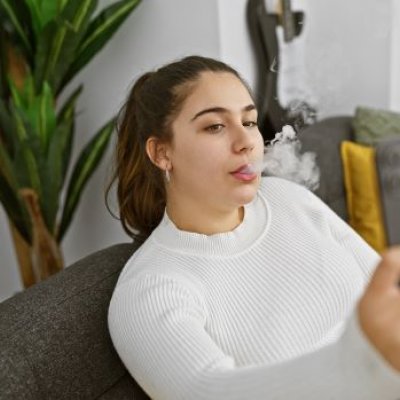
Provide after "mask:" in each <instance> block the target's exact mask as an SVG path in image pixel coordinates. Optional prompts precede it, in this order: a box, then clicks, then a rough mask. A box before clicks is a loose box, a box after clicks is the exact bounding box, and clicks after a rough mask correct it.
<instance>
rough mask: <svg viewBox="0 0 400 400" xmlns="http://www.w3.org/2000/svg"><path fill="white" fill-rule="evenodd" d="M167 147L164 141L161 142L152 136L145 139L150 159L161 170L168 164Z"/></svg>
mask: <svg viewBox="0 0 400 400" xmlns="http://www.w3.org/2000/svg"><path fill="white" fill-rule="evenodd" d="M167 147H168V146H167V144H166V143H163V142H161V141H160V140H159V139H157V138H156V137H154V136H151V137H149V138H148V139H147V141H146V153H147V155H148V157H149V158H150V161H151V162H152V163H153V164H154V165H156V166H157V167H158V168H161V169H163V170H165V169H167V168H168V165H169V164H170V160H169V157H168V152H167Z"/></svg>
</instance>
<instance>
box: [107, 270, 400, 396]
mask: <svg viewBox="0 0 400 400" xmlns="http://www.w3.org/2000/svg"><path fill="white" fill-rule="evenodd" d="M206 319H207V310H206V308H205V304H204V301H203V300H202V297H201V295H200V293H199V292H198V291H195V290H193V288H192V287H191V286H190V285H188V284H186V282H185V281H184V280H182V279H180V278H177V277H170V276H166V275H160V274H154V273H152V274H151V273H142V274H141V275H140V276H139V277H138V278H136V279H134V280H131V281H127V282H125V283H122V284H121V285H119V286H118V287H117V288H116V289H115V291H114V294H113V297H112V300H111V303H110V308H109V314H108V324H109V330H110V334H111V338H112V341H113V344H114V347H115V348H116V350H117V352H118V354H119V356H120V358H121V359H122V361H123V363H124V365H125V366H126V368H127V369H128V371H129V372H130V374H131V375H132V376H133V377H134V379H135V380H136V381H137V382H138V383H139V385H140V386H141V387H142V388H143V389H144V390H145V391H146V393H147V394H148V395H149V396H150V397H151V398H152V399H154V400H184V399H186V400H187V399H191V400H214V399H215V400H217V399H218V400H220V399H224V400H245V399H246V400H247V399H252V400H258V399H260V400H261V399H264V400H265V399H271V400H272V399H273V400H287V399H307V400H321V399H332V400H344V399H349V400H350V399H351V400H397V399H400V374H398V373H397V371H396V370H394V369H392V368H391V367H390V366H389V365H386V363H385V360H384V359H383V358H381V357H380V355H379V354H378V353H377V352H375V351H373V349H372V348H371V347H370V345H369V344H368V342H367V341H366V339H365V337H364V336H363V334H362V332H361V331H360V329H359V325H358V320H357V315H356V314H355V313H353V314H352V315H351V317H350V318H349V320H348V323H347V324H346V329H345V330H344V332H343V334H342V336H341V337H340V339H339V340H338V341H337V342H335V343H333V344H330V345H329V346H326V347H323V348H321V349H318V350H317V351H314V352H311V353H308V354H305V355H302V356H300V357H298V358H295V359H292V360H289V361H285V362H282V363H278V364H271V365H256V364H254V365H248V366H238V365H236V364H235V360H234V358H233V357H232V356H231V355H229V354H226V353H225V352H224V351H223V350H222V349H221V348H220V347H219V346H218V344H217V343H216V342H215V341H214V340H213V338H212V337H211V336H210V335H209V334H208V332H207V331H206V329H205V322H206Z"/></svg>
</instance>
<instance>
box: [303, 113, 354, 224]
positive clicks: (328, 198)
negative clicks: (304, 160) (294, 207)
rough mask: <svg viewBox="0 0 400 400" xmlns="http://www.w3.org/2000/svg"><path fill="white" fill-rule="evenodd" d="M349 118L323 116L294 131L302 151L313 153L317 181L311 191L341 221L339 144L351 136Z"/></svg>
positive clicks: (343, 211)
mask: <svg viewBox="0 0 400 400" xmlns="http://www.w3.org/2000/svg"><path fill="white" fill-rule="evenodd" d="M351 121H352V118H351V117H331V118H326V119H323V120H321V121H319V122H317V123H315V124H313V125H310V126H307V127H305V128H303V129H302V130H301V131H300V132H299V134H298V137H299V139H300V141H301V143H302V151H313V152H315V153H316V154H317V158H316V161H317V164H318V166H319V167H320V172H321V177H320V182H321V183H320V186H319V188H318V189H317V190H316V191H315V194H316V195H317V196H319V197H320V198H321V199H322V200H323V201H324V202H325V203H326V204H328V205H329V206H330V207H331V208H332V210H333V211H335V212H336V213H337V214H338V215H339V216H340V217H341V218H343V219H344V220H345V221H347V220H348V215H347V209H346V191H345V187H344V182H343V168H342V160H341V157H340V144H341V142H342V141H343V140H352V139H353V130H352V126H351Z"/></svg>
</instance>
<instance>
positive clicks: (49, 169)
mask: <svg viewBox="0 0 400 400" xmlns="http://www.w3.org/2000/svg"><path fill="white" fill-rule="evenodd" d="M73 121H74V116H73V115H70V117H69V118H65V119H64V121H63V122H62V123H61V124H59V125H58V126H57V128H56V129H55V131H54V135H53V136H52V138H51V142H50V146H49V152H48V156H47V160H46V163H45V165H44V166H43V174H44V181H43V200H44V201H43V204H44V205H43V216H44V219H45V221H46V225H47V227H48V229H49V231H50V232H53V233H54V230H55V225H56V217H57V211H58V209H59V198H60V193H61V190H62V187H63V183H64V178H63V173H64V163H63V155H64V152H65V149H66V147H67V146H68V140H69V135H70V131H71V128H72V125H73Z"/></svg>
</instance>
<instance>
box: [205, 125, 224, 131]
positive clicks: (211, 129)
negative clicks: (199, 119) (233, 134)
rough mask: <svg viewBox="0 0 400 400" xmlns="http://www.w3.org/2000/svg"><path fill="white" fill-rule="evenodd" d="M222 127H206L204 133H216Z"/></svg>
mask: <svg viewBox="0 0 400 400" xmlns="http://www.w3.org/2000/svg"><path fill="white" fill-rule="evenodd" d="M223 127H224V126H223V125H222V124H215V125H211V126H208V127H207V128H206V131H208V132H211V133H218V132H220V131H221V130H222V128H223Z"/></svg>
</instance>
